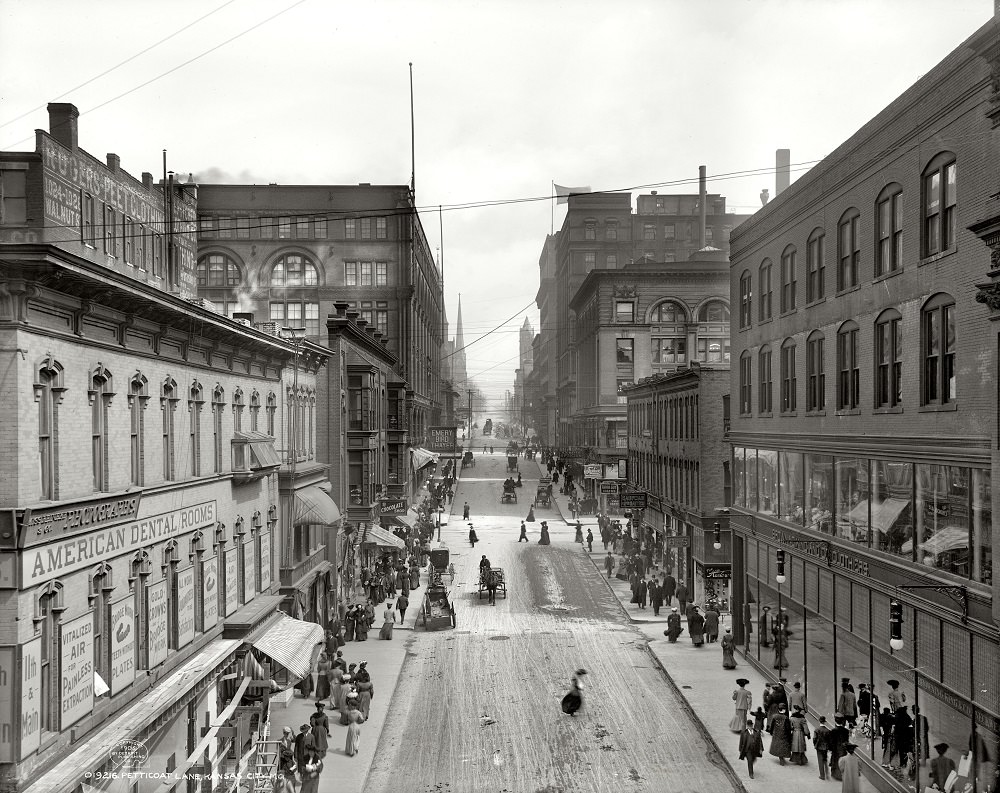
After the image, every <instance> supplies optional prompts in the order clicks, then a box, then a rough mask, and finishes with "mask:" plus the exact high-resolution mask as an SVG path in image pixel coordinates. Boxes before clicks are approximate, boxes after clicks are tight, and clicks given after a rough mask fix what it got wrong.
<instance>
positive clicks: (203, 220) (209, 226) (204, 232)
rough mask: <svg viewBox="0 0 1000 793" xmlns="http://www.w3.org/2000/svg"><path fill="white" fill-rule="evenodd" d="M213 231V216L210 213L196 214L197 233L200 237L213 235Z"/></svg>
mask: <svg viewBox="0 0 1000 793" xmlns="http://www.w3.org/2000/svg"><path fill="white" fill-rule="evenodd" d="M214 232H215V218H213V217H212V216H211V215H199V216H198V233H199V234H200V235H201V236H202V237H211V236H214Z"/></svg>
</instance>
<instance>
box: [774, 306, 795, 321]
mask: <svg viewBox="0 0 1000 793" xmlns="http://www.w3.org/2000/svg"><path fill="white" fill-rule="evenodd" d="M796 311H798V309H797V308H790V309H788V310H787V311H779V312H778V318H779V319H780V318H782V317H790V316H792V314H794V313H795V312H796Z"/></svg>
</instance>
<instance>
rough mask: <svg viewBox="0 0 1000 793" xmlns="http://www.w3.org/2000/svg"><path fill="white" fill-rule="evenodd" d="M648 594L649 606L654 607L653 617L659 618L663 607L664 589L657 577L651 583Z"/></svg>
mask: <svg viewBox="0 0 1000 793" xmlns="http://www.w3.org/2000/svg"><path fill="white" fill-rule="evenodd" d="M647 594H648V595H649V605H650V606H652V607H653V616H654V617H659V616H660V607H661V606H662V605H663V587H661V586H660V582H659V580H658V579H657V578H656V577H655V576H654V577H653V580H652V581H650V582H649V590H648V592H647Z"/></svg>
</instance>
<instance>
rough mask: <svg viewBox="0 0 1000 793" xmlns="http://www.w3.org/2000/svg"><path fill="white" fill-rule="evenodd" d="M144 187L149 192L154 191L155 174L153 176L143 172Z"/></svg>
mask: <svg viewBox="0 0 1000 793" xmlns="http://www.w3.org/2000/svg"><path fill="white" fill-rule="evenodd" d="M142 186H143V187H145V188H146V189H147V190H152V189H153V174H151V173H150V172H149V171H143V172H142Z"/></svg>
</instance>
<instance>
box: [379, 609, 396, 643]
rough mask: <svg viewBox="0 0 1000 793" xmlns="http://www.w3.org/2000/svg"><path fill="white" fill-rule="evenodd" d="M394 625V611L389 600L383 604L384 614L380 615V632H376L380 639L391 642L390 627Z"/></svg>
mask: <svg viewBox="0 0 1000 793" xmlns="http://www.w3.org/2000/svg"><path fill="white" fill-rule="evenodd" d="M395 624H396V609H394V608H393V607H392V601H391V600H390V601H389V602H388V603H386V604H385V613H384V614H383V615H382V630H380V631H379V632H378V637H379V638H380V639H389V640H390V641H391V640H392V627H393V626H394V625H395Z"/></svg>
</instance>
